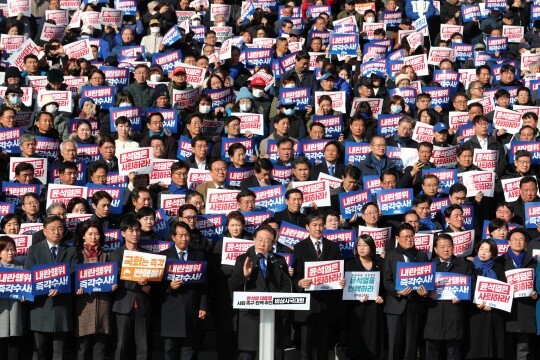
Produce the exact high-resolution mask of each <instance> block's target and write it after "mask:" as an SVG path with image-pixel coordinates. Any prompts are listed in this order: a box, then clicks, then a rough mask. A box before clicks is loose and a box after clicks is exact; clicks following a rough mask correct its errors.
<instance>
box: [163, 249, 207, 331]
mask: <svg viewBox="0 0 540 360" xmlns="http://www.w3.org/2000/svg"><path fill="white" fill-rule="evenodd" d="M160 255H165V256H166V257H167V259H175V260H179V259H178V253H177V252H176V246H174V245H173V246H172V247H170V248H169V249H167V250H164V251H162V252H161V253H160ZM187 260H188V261H205V259H204V254H203V252H202V251H199V250H192V249H188V254H187ZM207 269H208V268H207ZM170 284H171V282H170V281H168V280H167V279H164V280H163V281H162V283H161V285H162V290H163V302H162V305H161V336H165V337H190V338H194V337H196V335H197V334H198V333H199V331H200V330H201V325H202V320H200V319H199V310H205V311H206V310H207V303H208V286H207V284H206V281H205V282H203V283H196V284H189V283H188V284H182V285H180V287H179V288H178V289H174V290H173V289H171V287H170Z"/></svg>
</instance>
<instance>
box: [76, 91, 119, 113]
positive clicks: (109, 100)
mask: <svg viewBox="0 0 540 360" xmlns="http://www.w3.org/2000/svg"><path fill="white" fill-rule="evenodd" d="M85 97H89V98H92V100H94V103H95V104H96V105H100V106H101V108H102V109H103V110H107V109H109V108H111V107H113V106H114V103H115V101H116V90H115V88H114V86H83V87H82V88H81V98H85Z"/></svg>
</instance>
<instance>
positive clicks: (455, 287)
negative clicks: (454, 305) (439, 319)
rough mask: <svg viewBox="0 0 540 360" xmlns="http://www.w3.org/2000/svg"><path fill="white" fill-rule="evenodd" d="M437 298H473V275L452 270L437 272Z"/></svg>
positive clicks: (466, 299) (467, 299)
mask: <svg viewBox="0 0 540 360" xmlns="http://www.w3.org/2000/svg"><path fill="white" fill-rule="evenodd" d="M435 290H436V291H437V295H436V296H435V298H434V299H435V300H453V299H458V300H465V301H469V300H471V291H472V289H471V277H470V276H467V275H461V274H456V273H452V272H437V273H436V274H435Z"/></svg>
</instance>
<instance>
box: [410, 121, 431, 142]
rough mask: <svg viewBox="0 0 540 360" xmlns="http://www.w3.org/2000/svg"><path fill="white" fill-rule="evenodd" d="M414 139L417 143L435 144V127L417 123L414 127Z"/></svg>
mask: <svg viewBox="0 0 540 360" xmlns="http://www.w3.org/2000/svg"><path fill="white" fill-rule="evenodd" d="M412 139H413V140H414V141H416V142H419V143H420V142H423V141H427V142H433V125H429V124H426V123H423V122H421V121H417V122H416V125H415V126H414V130H413V134H412Z"/></svg>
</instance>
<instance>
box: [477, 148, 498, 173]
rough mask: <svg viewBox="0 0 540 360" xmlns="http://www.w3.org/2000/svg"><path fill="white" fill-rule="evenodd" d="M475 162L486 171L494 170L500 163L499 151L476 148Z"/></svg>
mask: <svg viewBox="0 0 540 360" xmlns="http://www.w3.org/2000/svg"><path fill="white" fill-rule="evenodd" d="M473 164H474V165H476V166H478V167H479V168H480V169H482V170H484V171H494V170H495V168H496V167H497V164H499V151H498V150H481V149H474V153H473Z"/></svg>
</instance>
